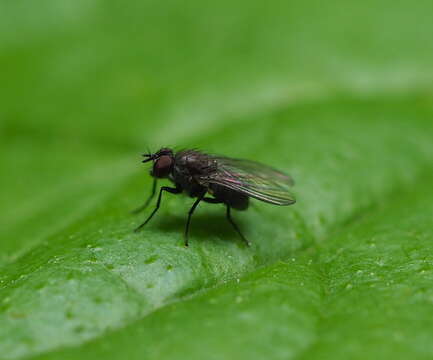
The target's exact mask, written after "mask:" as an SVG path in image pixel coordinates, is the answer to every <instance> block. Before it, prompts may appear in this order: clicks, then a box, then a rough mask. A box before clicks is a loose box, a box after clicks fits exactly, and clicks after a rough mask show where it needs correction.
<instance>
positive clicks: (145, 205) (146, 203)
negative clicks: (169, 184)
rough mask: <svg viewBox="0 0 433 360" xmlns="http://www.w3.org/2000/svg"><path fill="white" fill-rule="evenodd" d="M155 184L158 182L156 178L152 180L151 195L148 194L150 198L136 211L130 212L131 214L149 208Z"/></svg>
mask: <svg viewBox="0 0 433 360" xmlns="http://www.w3.org/2000/svg"><path fill="white" fill-rule="evenodd" d="M157 182H158V180H157V179H156V178H154V179H153V185H152V193H151V194H150V196H149V197H148V198H147V200H146V202H145V203H144V204H143V205H141V206H140V207H138V208H137V209H135V210H132V211H131V213H132V214H138V213H140V212H142V211H143V210H144V209H146V208H147V207H148V206H149V204H150V202H151V201H152V199H153V198H154V196H155V194H156V183H157Z"/></svg>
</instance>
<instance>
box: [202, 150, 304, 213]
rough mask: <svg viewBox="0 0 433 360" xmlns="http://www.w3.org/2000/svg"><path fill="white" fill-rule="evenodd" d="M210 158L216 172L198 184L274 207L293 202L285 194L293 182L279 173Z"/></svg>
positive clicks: (248, 163)
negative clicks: (236, 193)
mask: <svg viewBox="0 0 433 360" xmlns="http://www.w3.org/2000/svg"><path fill="white" fill-rule="evenodd" d="M210 157H211V158H212V159H213V160H214V161H215V164H216V171H214V172H212V173H211V174H207V175H203V176H201V177H200V178H199V181H200V183H202V184H218V185H221V186H224V187H227V188H229V189H232V190H235V191H238V192H240V193H243V194H246V195H248V196H251V197H253V198H256V199H258V200H261V201H264V202H267V203H271V204H275V205H291V204H294V203H295V202H296V200H295V198H294V196H293V195H292V194H291V193H290V191H289V188H290V187H292V186H293V185H294V182H293V179H292V178H291V177H290V176H288V175H286V174H284V173H282V172H281V171H278V170H276V169H274V168H272V167H270V166H267V165H264V164H261V163H258V162H255V161H250V160H242V159H232V158H227V157H222V156H210Z"/></svg>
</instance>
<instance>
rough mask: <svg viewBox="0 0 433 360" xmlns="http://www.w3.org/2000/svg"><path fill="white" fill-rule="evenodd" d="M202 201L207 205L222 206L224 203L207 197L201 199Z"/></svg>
mask: <svg viewBox="0 0 433 360" xmlns="http://www.w3.org/2000/svg"><path fill="white" fill-rule="evenodd" d="M203 201H204V202H207V203H209V204H222V203H223V202H224V201H222V200H218V199H215V198H209V197H206V198H203Z"/></svg>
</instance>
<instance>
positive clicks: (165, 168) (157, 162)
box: [143, 148, 174, 178]
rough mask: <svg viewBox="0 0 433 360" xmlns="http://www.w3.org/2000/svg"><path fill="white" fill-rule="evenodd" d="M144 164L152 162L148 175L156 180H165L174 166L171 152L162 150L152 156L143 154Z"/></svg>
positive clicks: (166, 149)
mask: <svg viewBox="0 0 433 360" xmlns="http://www.w3.org/2000/svg"><path fill="white" fill-rule="evenodd" d="M143 156H144V157H145V159H144V160H143V162H144V163H146V162H149V161H153V168H152V170H151V171H150V175H152V176H153V177H156V178H165V177H167V176H168V175H170V173H171V171H172V169H173V165H174V154H173V150H171V149H168V148H162V149H160V150H159V151H157V152H156V153H154V154H144V155H143Z"/></svg>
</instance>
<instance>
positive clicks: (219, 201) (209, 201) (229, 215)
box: [203, 197, 251, 246]
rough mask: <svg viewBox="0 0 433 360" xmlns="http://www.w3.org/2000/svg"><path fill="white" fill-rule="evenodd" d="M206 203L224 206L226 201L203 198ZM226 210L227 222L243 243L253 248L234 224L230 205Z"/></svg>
mask: <svg viewBox="0 0 433 360" xmlns="http://www.w3.org/2000/svg"><path fill="white" fill-rule="evenodd" d="M203 201H204V202H207V203H210V204H223V203H224V201H222V200H219V199H215V198H209V197H206V198H203ZM226 208H227V213H226V214H227V220H228V221H229V223H230V224H231V225H232V226H233V228H234V229H235V230H236V232H237V233H238V234H239V236H240V237H241V239H242V241H243V242H244V243H245V244H246V245H247V246H251V243H250V242H249V241H248V240H247V238H246V237H245V236H244V235H242V233H241V231H240V229H239V227H238V226H237V225H236V223H235V222H234V220H233V219H232V216H231V212H230V209H231V207H230V205H228V204H226Z"/></svg>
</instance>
